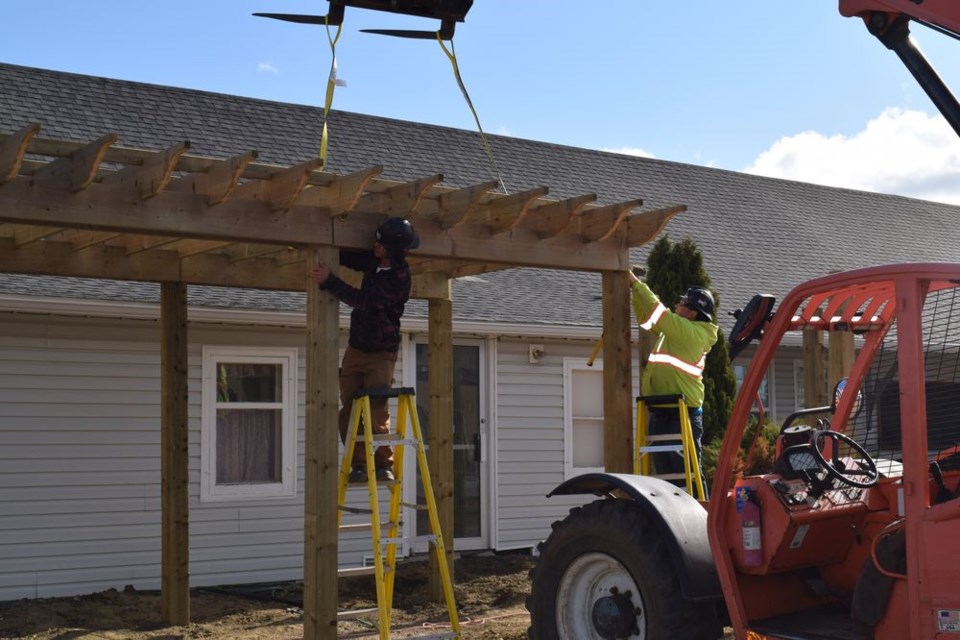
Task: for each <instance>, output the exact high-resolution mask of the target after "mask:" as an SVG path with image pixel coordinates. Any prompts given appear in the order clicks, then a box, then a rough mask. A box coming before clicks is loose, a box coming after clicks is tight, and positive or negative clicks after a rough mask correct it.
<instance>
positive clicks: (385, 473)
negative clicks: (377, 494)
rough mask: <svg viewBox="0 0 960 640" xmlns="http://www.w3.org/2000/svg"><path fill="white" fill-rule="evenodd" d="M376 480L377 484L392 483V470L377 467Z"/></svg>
mask: <svg viewBox="0 0 960 640" xmlns="http://www.w3.org/2000/svg"><path fill="white" fill-rule="evenodd" d="M377 480H378V481H379V482H393V480H394V477H393V470H392V469H391V468H390V467H377Z"/></svg>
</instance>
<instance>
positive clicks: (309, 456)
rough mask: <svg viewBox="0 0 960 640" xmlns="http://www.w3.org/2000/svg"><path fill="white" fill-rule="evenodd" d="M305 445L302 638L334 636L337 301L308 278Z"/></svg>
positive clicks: (332, 257)
mask: <svg viewBox="0 0 960 640" xmlns="http://www.w3.org/2000/svg"><path fill="white" fill-rule="evenodd" d="M307 256H308V259H307V264H306V274H305V275H307V274H309V271H310V270H311V269H312V268H313V265H314V264H316V263H317V262H318V261H319V262H324V263H326V264H329V265H335V264H337V263H338V260H339V257H338V250H337V248H336V247H322V248H321V247H310V248H309V249H308V250H307ZM305 286H306V288H307V354H306V355H307V362H306V368H307V379H306V392H305V399H306V419H305V427H306V434H305V437H306V444H305V446H304V468H305V474H304V475H305V477H304V497H303V516H304V530H303V638H304V640H333V639H334V638H336V637H337V474H338V472H339V468H338V464H337V463H338V453H339V445H340V434H339V432H338V430H337V416H338V413H339V395H340V384H339V379H338V375H337V367H338V362H337V360H338V354H339V346H340V329H339V303H338V301H337V299H336V298H335V297H334V296H332V295H331V294H329V293H327V292H326V291H321V290H320V289H319V288H318V287H317V286H316V285H315V284H313V282H311V281H310V280H309V276H308V275H307V279H306V282H305Z"/></svg>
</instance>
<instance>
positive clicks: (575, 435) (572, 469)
mask: <svg viewBox="0 0 960 640" xmlns="http://www.w3.org/2000/svg"><path fill="white" fill-rule="evenodd" d="M563 387H564V388H563V392H564V393H563V398H564V403H563V453H564V455H563V460H564V477H565V478H572V477H574V476H577V475H580V474H582V473H591V472H595V471H603V363H602V362H600V361H596V362H595V363H594V365H593V366H592V367H588V366H587V363H586V361H585V360H583V359H581V358H564V360H563Z"/></svg>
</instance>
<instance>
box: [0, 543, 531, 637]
mask: <svg viewBox="0 0 960 640" xmlns="http://www.w3.org/2000/svg"><path fill="white" fill-rule="evenodd" d="M533 563H534V560H533V558H531V557H530V556H529V555H527V554H519V553H517V554H512V553H510V554H491V553H479V554H469V555H468V554H464V555H461V556H460V557H458V558H457V559H456V560H455V562H454V573H455V579H454V596H455V599H456V603H457V611H458V614H459V618H460V630H461V634H462V636H463V638H464V639H465V640H468V639H485V640H521V639H523V638H526V631H527V627H528V626H529V624H530V618H529V616H528V614H527V610H526V609H525V608H524V601H525V599H526V596H527V594H528V593H529V590H530V583H529V580H528V572H529V569H530V567H532V566H533ZM428 580H429V563H428V562H426V561H425V560H424V561H417V560H413V561H405V562H403V563H401V564H400V565H399V567H398V569H397V577H396V580H395V588H394V597H393V611H392V616H391V617H392V622H391V626H392V629H393V632H392V634H391V637H392V638H398V639H399V638H415V637H418V636H423V635H436V634H440V633H443V632H444V631H449V616H448V612H447V608H446V606H445V604H443V603H428V602H425V601H424V600H425V598H426V594H427V583H428ZM301 587H302V585H301V584H300V583H299V582H290V583H280V584H271V585H262V584H261V585H238V586H229V587H221V588H217V589H194V590H192V591H191V594H190V614H191V615H190V619H191V624H189V625H187V626H184V627H165V626H164V625H163V623H162V621H161V619H160V606H161V605H160V594H159V593H158V592H156V591H137V590H135V589H133V588H130V587H128V588H127V589H124V590H123V591H117V590H115V589H110V590H107V591H103V592H100V593H94V594H91V595H86V596H77V597H68V598H43V599H29V600H26V599H25V600H16V601H8V602H0V639H3V640H7V639H17V640H20V639H29V640H175V639H182V640H185V639H201V638H203V639H209V640H296V639H298V638H302V637H303V624H302V613H303V612H302V610H301V606H302V590H301ZM376 606H377V602H376V591H375V586H374V579H373V576H363V577H353V578H343V579H341V580H340V590H339V608H340V609H363V608H375V607H376ZM338 637H339V638H376V637H377V633H376V614H375V613H374V614H373V615H372V616H369V617H368V618H367V619H358V620H347V621H343V622H340V623H339V625H338Z"/></svg>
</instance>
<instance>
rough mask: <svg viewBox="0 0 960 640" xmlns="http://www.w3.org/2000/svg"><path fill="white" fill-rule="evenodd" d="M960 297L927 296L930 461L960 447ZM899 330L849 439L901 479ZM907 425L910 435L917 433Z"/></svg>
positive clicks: (950, 293) (870, 382) (883, 350)
mask: <svg viewBox="0 0 960 640" xmlns="http://www.w3.org/2000/svg"><path fill="white" fill-rule="evenodd" d="M958 310H960V296H958V289H957V288H953V287H952V288H948V289H943V290H940V291H935V292H932V293H930V294H929V295H928V296H927V299H926V301H925V303H924V308H923V314H922V326H923V346H924V379H925V386H926V406H927V449H928V451H929V455H930V458H931V459H932V458H934V457H936V456H937V455H938V454H939V453H941V452H943V451H944V450H946V449H949V448H952V447H955V446H957V445H958V444H960V316H958V313H957V312H958ZM896 329H897V327H896V326H892V327H891V328H890V330H889V332H888V333H887V335H886V337H885V338H884V341H883V344H882V345H881V346H880V347H879V349H878V350H877V353H876V355H875V357H874V360H873V362H872V364H871V366H870V369H869V371H868V373H867V376H866V379H865V381H864V385H863V403H862V407H861V409H860V411H859V413H858V414H857V415H856V417H855V418H853V419H852V420H851V421H850V422H849V424H848V427H847V434H848V435H849V436H851V437H852V438H853V439H854V440H856V441H857V442H859V443H860V444H861V445H863V447H864V448H865V449H866V450H867V451H868V452H870V454H871V455H872V456H873V457H874V458H875V459H876V460H877V466H878V468H879V470H880V472H881V473H883V474H885V475H900V460H901V450H902V446H901V437H902V436H901V433H902V432H901V424H900V423H901V415H900V387H899V384H900V374H899V369H898V359H897V331H896ZM919 426H920V425H907V428H906V430H905V433H906V434H908V435H907V437H910V436H909V434H911V433H918V432H919V428H918V427H919Z"/></svg>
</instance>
